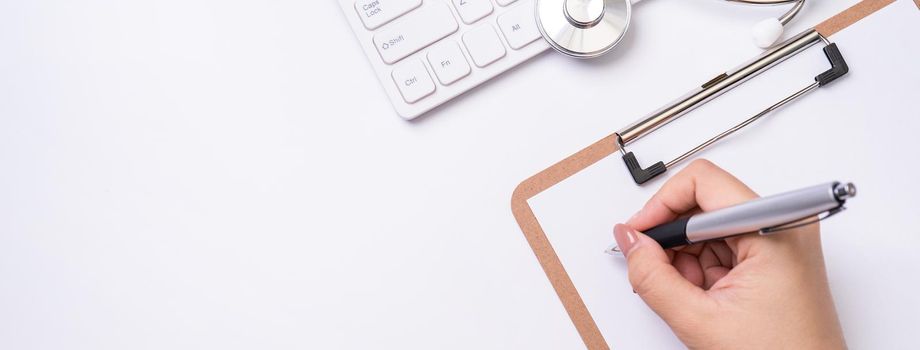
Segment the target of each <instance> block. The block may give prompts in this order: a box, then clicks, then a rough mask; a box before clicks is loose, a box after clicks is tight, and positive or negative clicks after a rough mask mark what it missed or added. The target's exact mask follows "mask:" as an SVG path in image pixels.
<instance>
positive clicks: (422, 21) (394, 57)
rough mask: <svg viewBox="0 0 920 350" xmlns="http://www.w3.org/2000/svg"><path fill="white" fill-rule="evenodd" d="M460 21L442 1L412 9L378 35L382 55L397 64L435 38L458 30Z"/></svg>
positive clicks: (376, 40) (435, 39) (377, 40)
mask: <svg viewBox="0 0 920 350" xmlns="http://www.w3.org/2000/svg"><path fill="white" fill-rule="evenodd" d="M457 28H458V25H457V21H456V20H455V19H454V15H453V13H451V12H450V9H449V8H447V4H445V3H442V2H433V3H429V4H427V5H425V6H422V8H420V9H418V10H415V11H412V12H411V13H409V14H407V15H405V16H403V17H402V18H400V19H399V20H398V21H396V22H393V23H392V24H390V25H388V26H387V27H386V28H384V29H383V30H381V31H379V32H377V34H375V35H374V45H375V46H376V47H377V51H378V52H380V58H382V59H383V61H384V62H386V63H387V64H393V63H396V62H398V61H399V60H401V59H403V58H406V56H409V55H411V54H413V53H415V52H416V51H418V50H421V49H423V48H425V47H426V46H428V45H431V44H432V43H434V42H435V41H438V40H440V39H441V38H444V37H445V36H448V35H450V34H451V33H453V32H456V31H457Z"/></svg>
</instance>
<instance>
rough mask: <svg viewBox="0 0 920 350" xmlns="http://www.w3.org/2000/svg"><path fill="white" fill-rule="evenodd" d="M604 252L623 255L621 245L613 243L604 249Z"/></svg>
mask: <svg viewBox="0 0 920 350" xmlns="http://www.w3.org/2000/svg"><path fill="white" fill-rule="evenodd" d="M604 253H607V254H610V255H623V252H621V251H620V247H619V246H617V245H616V244H613V245H611V246H609V247H607V250H604Z"/></svg>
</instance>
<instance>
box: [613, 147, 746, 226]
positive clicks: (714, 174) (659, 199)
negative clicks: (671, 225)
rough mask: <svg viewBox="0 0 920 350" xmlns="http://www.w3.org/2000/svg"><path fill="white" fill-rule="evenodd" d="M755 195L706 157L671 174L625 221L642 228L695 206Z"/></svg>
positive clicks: (733, 201) (719, 205)
mask: <svg viewBox="0 0 920 350" xmlns="http://www.w3.org/2000/svg"><path fill="white" fill-rule="evenodd" d="M754 198H757V194H756V193H754V191H752V190H751V189H750V188H748V187H747V185H745V184H744V183H742V182H741V181H739V180H738V179H737V178H735V177H734V176H732V175H731V174H729V173H728V172H726V171H725V170H722V169H721V168H719V167H718V166H716V165H715V164H712V163H711V162H709V161H706V160H701V159H700V160H695V161H693V162H692V163H690V165H688V166H687V168H685V169H684V170H682V171H680V172H679V173H677V174H676V175H674V176H673V177H671V178H670V179H669V180H668V181H667V182H666V183H665V184H664V185H663V186H662V187H661V189H660V190H658V192H657V193H655V195H653V196H652V198H651V199H649V201H648V202H647V203H646V204H645V206H643V207H642V209H641V210H639V212H638V213H636V214H635V215H634V216H633V217H632V218H630V220H629V221H628V222H627V225H630V226H632V227H635V228H636V229H637V230H640V231H641V230H645V229H649V228H652V227H654V226H656V225H660V224H662V223H665V222H667V221H671V220H674V219H675V218H677V216H678V215H681V214H684V213H687V212H689V211H691V210H693V209H694V208H697V207H699V208H700V209H702V210H703V211H711V210H715V209H721V208H724V207H728V206H731V205H735V204H738V203H742V202H746V201H748V200H751V199H754Z"/></svg>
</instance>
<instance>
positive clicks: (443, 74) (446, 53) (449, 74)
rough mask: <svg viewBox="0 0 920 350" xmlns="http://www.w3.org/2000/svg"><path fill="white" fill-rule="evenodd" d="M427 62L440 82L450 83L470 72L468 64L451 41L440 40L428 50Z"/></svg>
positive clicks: (458, 48)
mask: <svg viewBox="0 0 920 350" xmlns="http://www.w3.org/2000/svg"><path fill="white" fill-rule="evenodd" d="M428 63H430V64H431V68H432V69H433V70H434V75H437V76H438V80H439V81H441V84H444V85H450V84H452V83H453V82H455V81H457V80H460V78H463V77H465V76H467V75H469V74H470V65H469V63H466V57H464V56H463V52H462V51H460V46H458V45H457V43H455V42H453V41H447V40H445V42H442V43H440V44H438V45H436V46H434V47H432V48H431V50H429V51H428Z"/></svg>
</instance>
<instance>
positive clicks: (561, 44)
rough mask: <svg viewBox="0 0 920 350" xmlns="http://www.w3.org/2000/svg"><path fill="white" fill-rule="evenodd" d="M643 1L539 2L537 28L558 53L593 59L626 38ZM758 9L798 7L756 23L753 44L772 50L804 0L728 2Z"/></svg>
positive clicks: (739, 0) (581, 0)
mask: <svg viewBox="0 0 920 350" xmlns="http://www.w3.org/2000/svg"><path fill="white" fill-rule="evenodd" d="M639 1H641V0H537V6H536V11H537V27H538V28H540V33H542V34H543V37H544V38H545V39H546V41H548V42H549V44H550V46H552V47H553V48H554V49H556V51H559V52H562V53H564V54H566V55H569V56H572V57H577V58H592V57H598V56H600V55H603V54H604V53H607V52H609V51H610V50H611V49H613V48H614V47H615V46H617V44H618V43H619V42H620V40H622V39H623V37H624V36H626V31H627V29H629V21H630V14H631V11H632V5H633V4H635V3H638V2H639ZM726 1H732V2H740V3H746V4H755V5H779V4H788V3H793V2H794V3H795V5H793V7H792V8H791V9H790V10H789V11H788V12H786V14H784V15H782V16H780V17H779V18H769V19H767V20H764V21H762V22H760V23H757V24H756V25H755V26H754V28H753V37H754V43H755V44H757V46H760V47H762V48H768V47H770V46H772V45H773V44H774V43H775V42H776V40H777V39H779V38H780V37H781V36H782V35H783V26H784V25H786V24H787V23H789V21H791V20H792V19H793V18H794V17H795V16H796V15H797V14H798V13H799V11H800V10H801V9H802V6H803V5H804V4H805V0H726Z"/></svg>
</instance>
